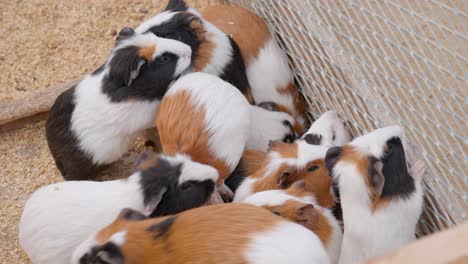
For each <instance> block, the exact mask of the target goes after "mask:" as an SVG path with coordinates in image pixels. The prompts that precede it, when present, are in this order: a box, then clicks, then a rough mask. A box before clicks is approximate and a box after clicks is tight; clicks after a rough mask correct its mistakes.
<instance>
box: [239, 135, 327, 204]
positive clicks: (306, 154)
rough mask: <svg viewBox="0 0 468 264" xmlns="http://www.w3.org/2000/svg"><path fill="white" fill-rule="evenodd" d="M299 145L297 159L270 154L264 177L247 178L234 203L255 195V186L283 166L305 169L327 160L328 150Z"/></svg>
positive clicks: (303, 144) (299, 142)
mask: <svg viewBox="0 0 468 264" xmlns="http://www.w3.org/2000/svg"><path fill="white" fill-rule="evenodd" d="M295 143H296V144H298V153H297V158H284V157H282V156H281V155H280V154H279V153H278V152H276V151H270V152H269V153H268V156H267V158H268V165H267V166H266V167H265V168H263V169H264V171H263V174H262V177H259V178H253V177H249V176H247V178H246V179H245V180H244V181H243V182H242V183H241V184H240V185H239V187H238V188H237V190H236V193H235V196H234V200H233V201H234V202H241V201H243V200H244V199H246V198H247V197H249V196H250V195H252V194H253V185H254V184H255V183H256V182H257V181H259V180H261V179H264V178H266V177H270V175H271V173H273V172H275V171H276V170H277V169H278V168H279V167H280V166H281V164H288V165H289V166H291V167H296V168H304V167H305V166H306V165H307V163H309V162H311V161H313V160H317V159H323V158H325V155H326V153H327V150H328V148H327V147H323V146H317V145H310V144H307V143H306V142H305V141H296V142H295Z"/></svg>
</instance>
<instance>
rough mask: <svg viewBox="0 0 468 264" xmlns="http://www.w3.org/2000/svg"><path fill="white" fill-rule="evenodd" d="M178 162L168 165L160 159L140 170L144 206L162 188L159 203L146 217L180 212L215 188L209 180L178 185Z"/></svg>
mask: <svg viewBox="0 0 468 264" xmlns="http://www.w3.org/2000/svg"><path fill="white" fill-rule="evenodd" d="M181 169H182V164H177V165H171V164H170V163H169V162H168V161H167V160H165V159H163V158H160V159H159V161H158V162H157V163H156V165H155V166H154V167H151V168H149V169H147V170H145V171H143V172H141V180H140V184H141V188H142V189H143V197H144V203H145V205H148V203H150V202H151V201H153V200H154V199H155V198H156V197H157V196H158V195H159V194H160V193H161V191H162V189H163V188H166V192H165V193H164V195H163V197H162V200H161V202H160V203H159V204H158V206H157V207H156V209H155V210H154V211H153V212H152V213H151V215H150V217H155V216H164V215H170V214H176V213H180V212H182V211H185V210H188V209H192V208H195V207H199V206H201V205H203V204H204V203H205V202H206V201H207V200H208V199H209V197H210V196H211V194H212V193H213V191H214V188H215V182H214V181H212V180H204V181H187V182H185V183H183V184H182V185H180V184H179V177H180V174H181Z"/></svg>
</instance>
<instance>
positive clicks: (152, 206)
mask: <svg viewBox="0 0 468 264" xmlns="http://www.w3.org/2000/svg"><path fill="white" fill-rule="evenodd" d="M166 192H167V187H166V186H162V187H161V189H160V190H159V192H158V194H157V195H155V196H154V197H153V198H152V199H151V200H150V201H149V202H148V203H147V204H146V207H145V211H144V212H143V214H145V215H146V216H150V215H151V214H152V213H153V212H154V210H156V208H157V207H158V205H159V203H160V202H161V200H162V199H163V196H164V194H165V193H166Z"/></svg>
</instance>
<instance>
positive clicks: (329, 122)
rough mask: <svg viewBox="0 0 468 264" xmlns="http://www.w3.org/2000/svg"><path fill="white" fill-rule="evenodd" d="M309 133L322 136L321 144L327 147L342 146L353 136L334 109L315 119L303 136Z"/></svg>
mask: <svg viewBox="0 0 468 264" xmlns="http://www.w3.org/2000/svg"><path fill="white" fill-rule="evenodd" d="M308 134H315V135H319V136H321V138H322V141H321V142H320V145H321V146H325V147H332V146H342V145H344V144H346V143H348V142H349V141H350V138H351V137H350V135H349V133H348V131H347V130H346V127H345V126H344V124H343V122H342V121H341V120H340V118H339V117H338V114H337V113H336V112H335V111H333V110H330V111H327V112H325V113H323V114H322V115H321V116H320V117H319V118H318V119H317V120H315V122H314V123H313V124H312V125H311V126H310V128H309V130H308V131H307V132H306V133H304V135H303V136H302V138H304V137H305V136H306V135H308ZM333 137H335V139H333Z"/></svg>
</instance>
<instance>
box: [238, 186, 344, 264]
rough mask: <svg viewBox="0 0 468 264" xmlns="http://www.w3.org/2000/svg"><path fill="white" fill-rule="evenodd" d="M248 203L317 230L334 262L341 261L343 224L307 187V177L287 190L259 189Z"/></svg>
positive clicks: (313, 230) (246, 200) (315, 231)
mask: <svg viewBox="0 0 468 264" xmlns="http://www.w3.org/2000/svg"><path fill="white" fill-rule="evenodd" d="M244 203H249V204H253V205H256V206H261V207H263V208H265V209H267V210H269V211H271V212H273V213H274V214H277V215H279V216H282V217H284V218H286V219H288V220H290V221H292V222H294V223H297V224H300V225H302V226H304V227H306V228H307V229H309V230H310V231H312V232H314V233H315V234H316V235H317V236H318V237H319V238H320V240H321V241H322V243H323V245H324V246H325V249H326V250H327V253H328V256H329V257H330V260H331V263H338V257H339V254H340V247H341V240H342V236H343V232H342V230H341V227H340V225H339V224H338V221H337V219H336V218H335V217H334V216H333V214H332V212H331V210H330V209H327V208H325V207H322V206H320V205H318V204H317V202H316V200H315V197H314V194H313V193H310V192H308V191H307V190H306V187H305V182H304V181H298V182H295V183H294V184H293V185H291V187H289V188H288V189H286V190H269V191H263V192H258V193H255V194H253V195H251V196H249V197H247V199H245V200H244Z"/></svg>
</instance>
